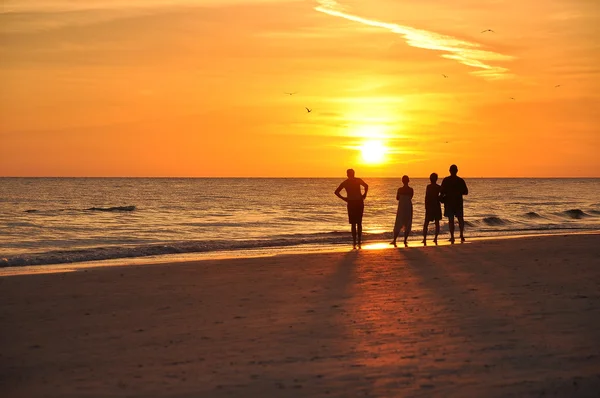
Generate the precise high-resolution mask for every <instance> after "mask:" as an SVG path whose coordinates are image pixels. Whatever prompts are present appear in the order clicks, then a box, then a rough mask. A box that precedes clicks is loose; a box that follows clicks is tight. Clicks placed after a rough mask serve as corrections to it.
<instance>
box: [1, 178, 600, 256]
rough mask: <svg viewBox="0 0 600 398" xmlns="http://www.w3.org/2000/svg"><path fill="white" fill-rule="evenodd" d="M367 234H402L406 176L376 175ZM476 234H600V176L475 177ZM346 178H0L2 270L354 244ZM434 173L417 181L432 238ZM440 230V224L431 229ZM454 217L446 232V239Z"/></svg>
mask: <svg viewBox="0 0 600 398" xmlns="http://www.w3.org/2000/svg"><path fill="white" fill-rule="evenodd" d="M365 180H366V182H367V183H368V184H369V194H368V198H367V200H366V201H365V213H364V219H363V231H364V236H363V241H364V242H365V243H368V242H387V241H388V240H389V239H390V238H391V230H392V228H393V225H394V220H395V212H396V208H397V201H396V190H397V189H398V188H399V187H400V186H401V185H402V183H401V182H400V179H391V178H369V179H365ZM465 180H466V182H467V185H468V187H469V195H468V196H466V197H465V205H464V206H465V220H466V223H467V226H466V236H467V237H486V236H498V235H515V234H519V235H522V234H536V233H547V232H561V233H562V232H573V231H598V230H600V179H593V178H585V179H486V178H466V179H465ZM341 181H343V178H339V179H330V178H0V266H12V265H15V266H16V265H43V264H60V263H71V262H81V261H92V260H111V259H124V258H137V257H146V256H156V255H166V256H168V255H177V254H182V253H205V254H206V253H222V252H223V251H227V252H236V251H241V250H252V249H261V250H271V251H277V250H279V249H285V248H287V249H289V248H294V247H302V246H306V245H310V246H313V247H315V246H316V247H332V246H338V245H344V247H345V246H347V245H348V244H349V243H350V241H351V238H350V233H349V231H350V227H349V225H348V219H347V214H346V206H345V203H344V202H342V201H341V200H340V199H338V198H337V197H336V196H334V194H333V191H334V190H335V189H336V187H337V186H338V185H339V183H340V182H341ZM428 183H429V181H428V180H426V179H413V180H412V181H411V182H410V185H411V186H412V187H413V188H414V192H415V195H414V198H413V205H414V217H413V226H412V229H413V232H412V235H411V239H412V240H419V241H420V240H421V233H422V225H423V218H424V211H425V208H424V195H425V187H426V186H427V184H428ZM431 228H433V225H431ZM447 231H448V226H447V221H446V220H443V221H442V232H441V233H442V237H446V238H447V236H448V235H447V234H448V232H447Z"/></svg>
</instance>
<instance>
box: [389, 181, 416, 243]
mask: <svg viewBox="0 0 600 398" xmlns="http://www.w3.org/2000/svg"><path fill="white" fill-rule="evenodd" d="M409 182H410V179H409V178H408V176H403V177H402V184H403V186H402V187H400V188H398V192H397V193H396V200H397V201H398V210H397V211H396V222H395V223H394V239H393V240H392V242H391V243H390V244H391V245H394V247H396V240H397V239H398V235H400V231H401V230H402V229H404V246H408V235H410V230H411V227H412V216H413V205H412V197H413V195H414V191H413V189H412V188H411V187H409V186H408V183H409Z"/></svg>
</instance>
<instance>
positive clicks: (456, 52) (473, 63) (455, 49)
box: [315, 0, 514, 79]
mask: <svg viewBox="0 0 600 398" xmlns="http://www.w3.org/2000/svg"><path fill="white" fill-rule="evenodd" d="M317 3H318V6H316V7H315V10H317V11H319V12H322V13H324V14H328V15H331V16H334V17H338V18H344V19H347V20H349V21H354V22H358V23H361V24H363V25H367V26H373V27H377V28H382V29H388V30H390V31H391V32H393V33H396V34H399V35H402V36H403V37H404V39H405V40H406V42H407V44H408V45H410V46H413V47H417V48H424V49H427V50H433V51H441V52H443V53H445V54H443V55H442V57H444V58H447V59H451V60H454V61H457V62H459V63H461V64H464V65H467V66H470V67H472V68H476V69H477V70H476V71H473V72H472V73H473V74H474V75H477V76H481V77H485V78H490V79H498V78H505V77H509V76H511V74H510V71H509V69H508V68H505V67H502V66H498V65H492V64H491V63H492V62H494V61H510V60H512V59H513V58H514V57H512V56H510V55H504V54H500V53H497V52H493V51H489V50H484V49H482V48H481V47H482V46H481V44H479V43H473V42H469V41H465V40H461V39H458V38H455V37H452V36H448V35H442V34H439V33H435V32H430V31H427V30H422V29H416V28H412V27H410V26H403V25H399V24H396V23H389V22H384V21H378V20H374V19H368V18H363V17H361V16H358V15H353V14H350V13H349V12H346V8H345V7H342V5H340V4H339V3H338V2H337V1H335V0H317Z"/></svg>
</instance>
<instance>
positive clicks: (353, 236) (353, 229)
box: [352, 224, 356, 249]
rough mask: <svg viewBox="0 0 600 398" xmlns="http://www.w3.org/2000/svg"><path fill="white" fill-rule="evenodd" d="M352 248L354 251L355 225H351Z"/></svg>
mask: <svg viewBox="0 0 600 398" xmlns="http://www.w3.org/2000/svg"><path fill="white" fill-rule="evenodd" d="M352 248H353V249H356V224H352Z"/></svg>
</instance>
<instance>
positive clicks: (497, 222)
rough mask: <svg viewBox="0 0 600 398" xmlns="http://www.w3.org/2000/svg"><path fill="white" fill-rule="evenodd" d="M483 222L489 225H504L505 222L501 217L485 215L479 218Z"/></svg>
mask: <svg viewBox="0 0 600 398" xmlns="http://www.w3.org/2000/svg"><path fill="white" fill-rule="evenodd" d="M481 221H482V222H483V223H484V224H486V225H491V226H497V225H506V224H507V222H506V221H505V220H503V219H501V218H500V217H495V216H492V217H486V218H484V219H483V220H481Z"/></svg>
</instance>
